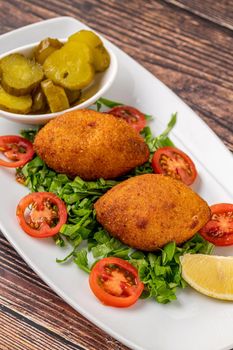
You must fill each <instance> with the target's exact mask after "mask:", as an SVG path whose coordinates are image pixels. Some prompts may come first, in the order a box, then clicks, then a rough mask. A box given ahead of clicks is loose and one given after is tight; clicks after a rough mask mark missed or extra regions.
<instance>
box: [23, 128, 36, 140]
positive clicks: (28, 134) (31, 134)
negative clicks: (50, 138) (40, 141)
mask: <svg viewBox="0 0 233 350" xmlns="http://www.w3.org/2000/svg"><path fill="white" fill-rule="evenodd" d="M39 129H40V127H37V128H35V129H23V130H21V131H20V135H21V136H23V137H24V138H25V139H27V140H29V141H31V142H33V141H34V139H35V136H36V134H37V133H38V131H39Z"/></svg>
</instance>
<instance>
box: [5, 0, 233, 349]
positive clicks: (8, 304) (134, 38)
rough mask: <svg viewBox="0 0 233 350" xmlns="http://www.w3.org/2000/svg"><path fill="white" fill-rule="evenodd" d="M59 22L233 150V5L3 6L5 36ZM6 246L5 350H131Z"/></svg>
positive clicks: (66, 0)
mask: <svg viewBox="0 0 233 350" xmlns="http://www.w3.org/2000/svg"><path fill="white" fill-rule="evenodd" d="M55 16H73V17H75V18H77V19H79V20H81V21H83V22H84V23H86V24H88V25H89V26H90V27H92V28H93V29H95V30H97V31H99V32H100V33H103V34H104V35H105V36H106V37H107V38H108V39H109V40H111V41H112V42H113V43H114V44H116V45H118V46H119V47H120V48H121V49H123V50H124V51H125V52H127V53H128V54H130V55H131V56H132V57H133V58H135V59H136V60H137V61H139V62H140V63H141V64H142V65H143V66H144V67H146V68H147V69H148V70H150V71H151V72H152V73H153V74H154V75H155V76H157V77H158V78H159V79H161V80H162V81H163V82H164V83H165V84H166V85H168V86H169V87H170V88H171V89H172V90H173V91H175V93H176V94H178V95H179V96H180V97H181V98H182V99H183V100H184V101H185V102H186V103H187V104H189V105H190V106H191V107H192V108H193V109H194V110H195V111H196V112H197V113H198V114H199V115H200V117H201V118H203V120H205V122H206V123H207V124H209V126H210V127H211V128H212V129H213V130H214V131H215V132H216V133H217V134H218V136H219V137H220V138H221V139H222V140H223V142H224V143H225V144H226V146H227V147H228V148H229V149H230V150H231V151H233V0H220V1H213V0H205V1H202V0H192V1H188V0H165V1H162V0H161V1H155V0H150V1H146V0H145V1H143V0H131V1H123V0H118V1H117V0H99V1H98V0H82V1H77V0H76V1H75V0H73V1H70V0H63V1H62V2H59V1H56V0H48V1H43V2H42V1H41V0H31V1H26V0H20V1H18V0H9V1H4V0H0V34H3V33H5V32H7V31H10V30H13V29H16V28H19V27H21V26H24V25H27V24H30V23H33V22H37V21H41V20H43V19H48V18H52V17H55ZM216 161H217V160H216ZM0 240H1V248H0V249H1V250H0V298H1V309H0V324H1V332H0V349H1V350H29V349H30V350H47V349H49V350H68V349H69V350H74V349H95V350H100V349H101V350H123V349H126V347H125V346H123V345H121V344H120V343H119V342H117V341H116V340H114V339H113V338H111V337H110V336H108V335H107V334H106V333H104V332H103V331H102V330H100V329H98V328H97V327H96V326H94V325H93V324H91V323H90V322H89V321H87V320H86V319H85V318H84V317H82V316H81V315H79V314H78V313H77V312H76V311H74V310H73V309H72V308H71V307H70V306H68V305H67V304H66V303H65V302H63V301H62V300H61V299H60V298H59V297H58V296H57V295H56V294H54V292H53V291H52V290H51V289H50V288H49V287H47V286H46V285H45V284H44V282H42V281H41V280H40V278H39V277H37V275H36V274H35V273H34V272H33V271H32V270H31V269H30V268H29V267H28V266H27V264H26V263H25V262H24V261H23V260H22V259H21V257H20V256H19V255H18V254H17V253H16V252H15V250H14V249H13V248H12V247H11V245H10V244H9V243H8V242H7V241H6V239H5V238H4V237H3V236H2V235H1V236H0Z"/></svg>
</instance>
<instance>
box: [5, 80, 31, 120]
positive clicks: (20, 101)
mask: <svg viewBox="0 0 233 350" xmlns="http://www.w3.org/2000/svg"><path fill="white" fill-rule="evenodd" d="M31 106H32V98H31V96H30V95H26V96H13V95H10V94H8V93H7V92H6V91H5V90H4V89H3V87H2V86H1V85H0V108H1V109H3V110H5V111H8V112H11V113H19V114H27V113H28V112H29V111H30V109H31Z"/></svg>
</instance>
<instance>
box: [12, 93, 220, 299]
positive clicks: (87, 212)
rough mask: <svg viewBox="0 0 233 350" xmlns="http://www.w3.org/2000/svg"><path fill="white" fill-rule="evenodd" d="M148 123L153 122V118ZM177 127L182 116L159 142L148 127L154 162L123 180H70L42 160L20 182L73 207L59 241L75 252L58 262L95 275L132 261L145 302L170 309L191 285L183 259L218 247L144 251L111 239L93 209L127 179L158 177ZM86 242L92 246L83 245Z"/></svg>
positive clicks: (197, 239) (104, 103) (197, 242)
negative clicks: (103, 267) (111, 263)
mask: <svg viewBox="0 0 233 350" xmlns="http://www.w3.org/2000/svg"><path fill="white" fill-rule="evenodd" d="M117 105H121V104H120V103H117V102H113V101H110V100H107V99H103V98H101V99H99V100H98V101H97V103H96V107H97V110H98V111H99V110H101V109H102V108H103V107H109V108H112V107H114V106H117ZM146 118H147V119H151V117H150V116H148V115H146ZM175 123H176V114H173V115H172V116H171V119H170V122H169V123H168V125H167V128H166V130H165V131H164V132H163V133H162V134H161V135H159V136H157V137H153V135H152V133H151V130H150V128H149V127H148V126H147V127H145V128H144V129H143V130H142V132H141V135H142V136H143V138H144V139H145V141H146V143H147V145H148V147H149V150H150V152H151V157H150V159H149V161H148V162H147V163H145V164H144V165H142V166H139V167H137V168H135V169H134V170H133V171H132V172H131V173H130V174H127V175H126V176H124V177H121V178H119V179H117V180H104V179H98V180H97V181H83V180H82V179H81V178H80V177H78V176H77V177H76V178H75V179H69V178H68V177H67V176H66V175H64V174H58V173H56V172H54V171H53V170H51V169H49V168H48V167H47V165H46V164H45V163H44V162H43V161H42V160H41V159H40V158H39V157H38V156H36V157H35V158H34V159H33V160H31V161H30V162H29V163H27V164H26V165H25V166H24V167H23V168H18V169H17V177H18V178H20V179H21V182H23V183H24V185H26V186H27V187H28V188H29V189H30V191H32V192H41V191H42V192H43V191H47V192H53V193H55V194H56V195H57V196H59V197H60V198H61V199H62V200H63V201H64V202H65V204H66V206H67V212H68V220H67V223H66V224H65V225H63V226H62V228H61V230H60V233H59V234H57V235H56V236H55V237H54V240H55V243H56V244H57V245H58V246H60V247H63V246H65V245H66V244H70V246H71V251H70V253H69V254H68V255H67V256H66V257H65V258H63V259H57V262H58V263H68V262H69V263H70V262H74V263H75V264H77V266H78V267H79V268H80V269H82V270H83V271H85V272H87V273H89V272H90V270H91V267H92V265H93V261H94V263H95V262H96V261H98V260H99V259H101V258H103V257H108V256H111V257H119V258H122V259H125V260H128V261H129V262H130V263H131V264H132V265H134V266H135V267H136V268H137V269H138V273H139V277H140V279H141V281H142V282H143V283H144V286H145V288H144V291H143V294H142V296H141V298H153V299H155V300H156V301H157V302H159V303H164V304H165V303H168V302H170V301H172V300H174V299H176V291H177V288H184V287H185V285H186V283H185V281H184V280H183V279H182V277H181V266H180V259H179V258H180V256H181V255H183V254H185V253H202V254H210V253H211V251H212V249H213V245H212V244H211V243H209V242H207V241H205V240H204V239H203V238H202V237H201V236H200V235H199V234H196V235H195V236H194V237H193V238H192V239H190V240H189V241H187V242H185V243H184V244H183V245H181V246H176V244H175V243H174V242H170V243H168V244H167V245H166V246H165V247H164V248H163V249H159V250H158V251H155V252H153V253H145V252H142V251H138V250H135V249H132V248H130V247H129V246H126V245H124V244H122V243H121V242H120V241H119V240H117V239H115V238H113V237H111V236H110V235H109V234H108V232H107V231H106V230H104V229H103V227H102V226H101V225H100V224H99V223H98V222H97V221H96V213H95V210H94V208H93V204H94V203H95V201H96V200H97V199H98V198H99V197H100V196H102V195H103V194H104V193H105V192H106V191H108V190H109V189H110V188H112V187H113V186H115V185H116V184H118V183H120V182H121V181H123V180H125V179H126V178H129V177H132V176H135V175H140V174H147V173H153V169H152V167H151V158H152V155H153V153H154V152H155V151H156V150H157V149H158V148H160V147H164V146H174V145H173V143H172V141H171V140H170V138H169V136H168V135H169V133H170V131H171V130H172V128H173V126H174V125H175ZM37 131H38V130H31V129H30V130H23V131H22V132H21V134H22V136H24V137H25V138H28V139H29V140H30V141H33V139H34V137H35V135H36V133H37ZM82 242H86V244H81V243H82Z"/></svg>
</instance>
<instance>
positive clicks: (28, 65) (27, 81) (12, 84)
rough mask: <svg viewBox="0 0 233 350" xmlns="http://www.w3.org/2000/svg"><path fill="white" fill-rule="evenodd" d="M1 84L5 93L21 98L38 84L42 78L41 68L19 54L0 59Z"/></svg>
mask: <svg viewBox="0 0 233 350" xmlns="http://www.w3.org/2000/svg"><path fill="white" fill-rule="evenodd" d="M0 66H1V83H2V86H3V88H4V90H5V91H6V92H8V93H9V94H11V95H15V96H23V95H27V94H30V92H31V91H32V90H33V89H34V88H35V87H36V86H38V85H39V84H40V82H41V80H42V79H43V77H44V73H43V69H42V67H41V66H40V65H39V64H38V63H36V62H35V61H34V60H30V59H29V58H26V57H24V56H23V55H21V54H19V53H14V54H11V55H8V56H6V57H4V58H2V59H1V61H0Z"/></svg>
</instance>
